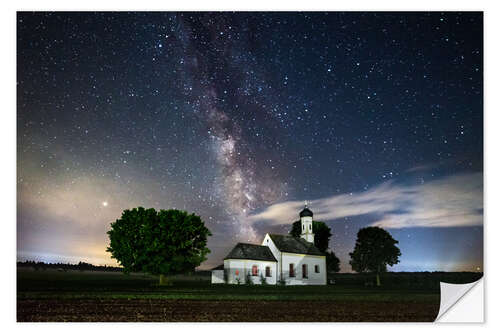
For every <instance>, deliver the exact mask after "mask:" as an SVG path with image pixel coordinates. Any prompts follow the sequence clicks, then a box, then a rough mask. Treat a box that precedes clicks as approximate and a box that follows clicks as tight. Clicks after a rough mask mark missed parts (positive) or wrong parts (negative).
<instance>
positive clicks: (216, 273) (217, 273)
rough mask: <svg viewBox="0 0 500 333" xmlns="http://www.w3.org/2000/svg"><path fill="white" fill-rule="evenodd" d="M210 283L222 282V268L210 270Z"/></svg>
mask: <svg viewBox="0 0 500 333" xmlns="http://www.w3.org/2000/svg"><path fill="white" fill-rule="evenodd" d="M212 283H224V270H223V269H220V270H219V269H218V270H213V271H212Z"/></svg>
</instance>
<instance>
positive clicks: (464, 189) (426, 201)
mask: <svg viewBox="0 0 500 333" xmlns="http://www.w3.org/2000/svg"><path fill="white" fill-rule="evenodd" d="M302 206H303V202H302V201H287V202H282V203H278V204H275V205H272V206H269V207H268V208H267V209H265V210H264V211H262V212H260V213H257V214H254V215H251V216H250V220H251V221H254V222H257V221H267V222H270V223H275V224H282V223H284V222H288V221H291V220H293V219H296V217H297V211H298V210H300V209H301V208H302ZM310 206H311V208H312V209H313V211H314V216H315V219H317V220H322V221H328V220H335V219H338V218H343V217H349V216H357V215H365V214H373V215H375V216H379V219H378V220H377V221H376V222H374V223H373V225H376V226H380V227H383V228H394V229H395V228H411V227H457V226H475V225H482V224H483V174H482V173H461V174H456V175H452V176H448V177H444V178H441V179H437V180H433V181H430V182H426V183H423V184H416V185H403V184H398V183H395V182H392V181H390V182H385V183H382V184H381V185H379V186H377V187H374V188H373V189H371V190H368V191H365V192H358V193H349V194H341V195H334V196H330V197H326V198H321V199H317V200H313V201H312V202H311V204H310Z"/></svg>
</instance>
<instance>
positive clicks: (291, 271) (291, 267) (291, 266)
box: [289, 264, 295, 277]
mask: <svg viewBox="0 0 500 333" xmlns="http://www.w3.org/2000/svg"><path fill="white" fill-rule="evenodd" d="M289 275H290V277H295V269H294V268H293V264H290V274H289Z"/></svg>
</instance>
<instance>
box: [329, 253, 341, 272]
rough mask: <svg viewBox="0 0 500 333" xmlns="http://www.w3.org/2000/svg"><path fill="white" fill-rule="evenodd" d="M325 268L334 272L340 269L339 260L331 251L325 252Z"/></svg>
mask: <svg viewBox="0 0 500 333" xmlns="http://www.w3.org/2000/svg"><path fill="white" fill-rule="evenodd" d="M326 270H327V271H328V272H335V273H337V272H338V271H340V260H339V258H337V256H336V255H335V253H334V252H333V251H330V252H326Z"/></svg>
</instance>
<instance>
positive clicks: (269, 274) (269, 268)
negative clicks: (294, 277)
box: [266, 266, 271, 277]
mask: <svg viewBox="0 0 500 333" xmlns="http://www.w3.org/2000/svg"><path fill="white" fill-rule="evenodd" d="M266 277H271V267H269V266H266Z"/></svg>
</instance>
